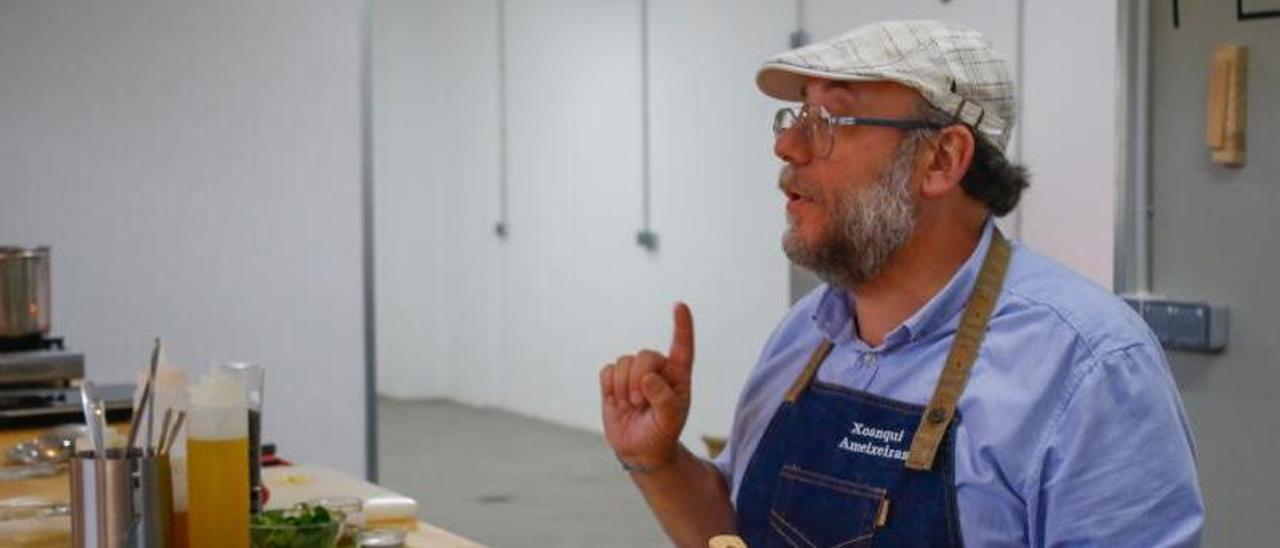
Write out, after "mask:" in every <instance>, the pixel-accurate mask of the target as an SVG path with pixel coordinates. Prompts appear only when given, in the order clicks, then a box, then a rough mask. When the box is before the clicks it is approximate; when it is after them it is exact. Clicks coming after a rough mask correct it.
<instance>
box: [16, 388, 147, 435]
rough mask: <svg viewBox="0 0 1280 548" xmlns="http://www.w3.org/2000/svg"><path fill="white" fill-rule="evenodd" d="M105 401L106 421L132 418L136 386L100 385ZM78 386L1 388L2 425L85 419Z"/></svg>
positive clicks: (41, 423) (51, 422)
mask: <svg viewBox="0 0 1280 548" xmlns="http://www.w3.org/2000/svg"><path fill="white" fill-rule="evenodd" d="M97 390H98V395H99V396H100V397H101V398H102V399H103V400H104V402H105V404H106V411H107V420H108V421H116V420H122V419H127V418H129V415H130V413H131V411H132V409H131V407H132V404H133V385H131V384H109V385H103V386H99V387H97ZM83 413H84V408H83V407H82V406H81V404H80V389H79V388H70V387H69V388H59V387H27V388H4V389H0V426H2V427H10V426H24V427H29V426H41V425H51V424H61V423H65V422H83V421H84V414H83Z"/></svg>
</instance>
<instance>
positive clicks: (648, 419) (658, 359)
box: [600, 303, 693, 470]
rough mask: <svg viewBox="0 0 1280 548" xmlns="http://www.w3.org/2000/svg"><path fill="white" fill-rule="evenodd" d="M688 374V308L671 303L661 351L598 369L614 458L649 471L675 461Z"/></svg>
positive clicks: (690, 323) (690, 346) (690, 357)
mask: <svg viewBox="0 0 1280 548" xmlns="http://www.w3.org/2000/svg"><path fill="white" fill-rule="evenodd" d="M692 374H693V313H692V312H690V311H689V307H688V305H686V304H684V303H677V304H676V307H675V332H674V333H673V334H672V337H671V349H670V350H669V351H668V352H667V355H666V356H663V355H662V354H659V353H658V352H655V351H653V350H641V351H640V352H639V353H638V354H635V355H631V356H622V357H620V358H618V361H616V362H614V363H611V364H609V365H606V366H604V368H603V369H601V370H600V396H601V406H602V407H603V411H604V434H605V439H606V440H608V442H609V445H610V446H612V447H613V451H614V453H616V454H617V455H618V458H620V459H622V460H623V462H625V463H626V464H628V465H630V466H633V467H639V468H642V469H649V470H656V469H659V468H663V467H666V466H668V465H670V464H672V463H673V462H674V461H675V459H676V453H677V450H678V447H679V443H680V432H681V431H682V430H684V423H685V420H686V419H687V418H688V417H689V402H690V379H691V377H692Z"/></svg>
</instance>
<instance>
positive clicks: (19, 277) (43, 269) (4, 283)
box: [0, 247, 50, 337]
mask: <svg viewBox="0 0 1280 548" xmlns="http://www.w3.org/2000/svg"><path fill="white" fill-rule="evenodd" d="M49 293H50V291H49V248H48V247H35V248H21V247H0V337H25V336H30V335H39V334H44V333H48V332H49V312H50V305H49Z"/></svg>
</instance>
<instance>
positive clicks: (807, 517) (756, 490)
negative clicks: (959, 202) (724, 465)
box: [735, 230, 1011, 548]
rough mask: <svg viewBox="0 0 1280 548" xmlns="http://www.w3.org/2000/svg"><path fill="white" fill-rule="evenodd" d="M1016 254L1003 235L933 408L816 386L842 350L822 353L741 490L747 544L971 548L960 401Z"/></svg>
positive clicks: (739, 507) (800, 380) (778, 417)
mask: <svg viewBox="0 0 1280 548" xmlns="http://www.w3.org/2000/svg"><path fill="white" fill-rule="evenodd" d="M1010 254H1011V250H1010V247H1009V244H1008V242H1007V241H1006V240H1005V239H1004V237H1003V236H1002V235H1001V234H1000V232H999V231H998V230H997V231H995V233H994V234H993V237H992V241H991V246H990V248H989V249H988V251H987V255H986V257H985V259H984V261H983V264H982V270H981V271H980V272H979V274H978V281H977V282H976V283H975V285H974V289H973V291H972V293H971V294H970V296H969V300H968V302H967V303H966V305H965V311H964V316H963V317H962V318H961V322H960V328H959V329H958V330H957V332H956V337H955V341H954V342H953V343H952V346H951V351H950V354H949V355H948V356H947V363H946V365H945V366H944V367H943V370H942V373H941V375H940V376H939V379H938V384H937V386H936V387H935V388H934V393H933V396H932V398H931V399H930V401H929V405H927V406H920V405H914V404H910V403H906V402H901V401H896V400H891V399H888V398H883V397H880V396H877V395H874V394H870V393H866V392H861V391H857V390H852V389H849V388H845V387H842V386H836V385H832V384H827V383H824V382H817V381H814V378H815V376H816V374H817V371H818V368H819V367H820V366H821V365H822V362H823V360H825V359H826V357H827V355H828V354H829V353H830V352H831V348H832V343H831V342H830V341H823V343H822V344H821V345H820V346H819V347H818V349H817V350H815V351H814V353H813V355H812V356H810V359H809V363H808V365H807V366H806V367H805V369H804V372H802V373H801V374H800V375H799V376H798V377H797V378H796V380H795V382H794V383H793V384H792V386H791V389H790V390H788V392H787V395H786V398H785V399H784V400H783V402H782V404H781V405H780V406H779V407H778V410H777V412H776V413H775V414H774V417H773V420H772V421H771V422H770V423H769V426H768V428H767V429H766V430H765V433H764V437H762V438H761V440H760V443H759V445H758V447H757V449H756V451H755V454H754V455H752V457H751V462H750V464H748V466H747V470H746V473H745V474H744V476H743V479H742V483H741V485H740V487H739V490H738V498H737V501H736V504H735V508H736V511H737V516H736V520H737V528H738V535H739V536H740V537H742V538H743V540H745V541H746V542H747V545H748V546H751V547H752V548H757V547H771V546H802V547H809V546H841V547H851V546H961V539H960V522H959V519H958V518H957V512H956V494H955V480H954V474H955V459H954V444H955V425H956V424H958V423H959V421H960V417H959V416H958V415H957V414H956V409H955V404H956V401H957V400H958V399H959V397H960V394H961V392H963V391H964V384H965V381H967V380H968V375H969V369H970V368H971V367H972V365H973V362H974V361H975V360H976V359H977V356H978V349H979V348H980V347H981V345H982V338H983V335H985V333H986V327H987V322H988V320H989V319H990V317H991V312H992V310H994V308H995V301H996V299H997V298H998V297H999V294H1000V288H1001V285H1002V284H1003V283H1004V274H1005V271H1006V270H1007V269H1008V264H1009V257H1010Z"/></svg>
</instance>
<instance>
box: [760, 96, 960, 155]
mask: <svg viewBox="0 0 1280 548" xmlns="http://www.w3.org/2000/svg"><path fill="white" fill-rule="evenodd" d="M797 125H799V126H802V127H803V129H804V134H803V135H804V138H805V139H806V142H807V144H808V145H809V147H810V150H811V151H812V152H813V153H814V154H816V155H817V156H818V157H819V158H826V157H828V156H831V151H832V149H834V148H835V143H836V131H835V128H836V127H838V126H880V127H891V128H897V129H904V130H913V129H926V128H928V129H939V128H942V127H943V126H942V125H940V124H935V123H932V122H926V121H924V120H896V119H889V118H860V117H857V116H832V115H831V113H830V112H827V109H826V107H822V106H818V105H804V106H802V107H800V110H799V112H797V111H796V109H794V108H780V109H778V112H777V114H774V115H773V137H774V139H781V138H782V135H783V134H784V133H786V132H787V131H789V130H790V129H791V128H793V127H796V126H797Z"/></svg>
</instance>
